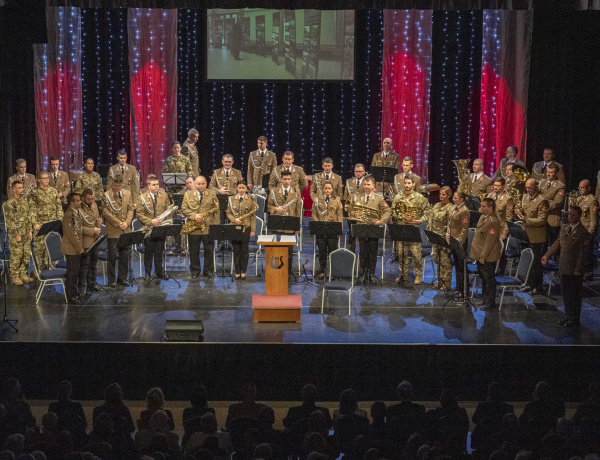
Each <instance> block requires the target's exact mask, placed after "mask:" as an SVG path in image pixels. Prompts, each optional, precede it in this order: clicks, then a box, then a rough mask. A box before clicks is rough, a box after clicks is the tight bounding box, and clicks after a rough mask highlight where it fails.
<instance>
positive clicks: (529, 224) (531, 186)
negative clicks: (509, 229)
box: [515, 178, 549, 295]
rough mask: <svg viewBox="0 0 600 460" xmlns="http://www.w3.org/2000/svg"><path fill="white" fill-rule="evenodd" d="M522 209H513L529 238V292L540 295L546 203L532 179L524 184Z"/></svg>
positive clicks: (546, 220)
mask: <svg viewBox="0 0 600 460" xmlns="http://www.w3.org/2000/svg"><path fill="white" fill-rule="evenodd" d="M525 191H526V192H527V193H526V194H525V196H523V202H522V205H521V208H522V209H519V207H515V215H516V216H517V218H518V219H520V220H521V222H522V223H523V228H524V229H525V232H527V237H528V238H529V247H530V248H531V250H532V251H533V264H532V266H531V271H530V273H529V290H530V291H531V294H532V295H535V294H542V292H543V288H544V278H543V275H544V274H543V272H542V255H543V253H544V246H545V244H546V225H547V223H548V207H549V206H548V201H547V200H545V199H544V197H543V196H542V195H541V193H540V191H539V189H538V186H537V182H536V180H535V179H534V178H530V179H527V182H525Z"/></svg>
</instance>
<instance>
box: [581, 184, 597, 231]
mask: <svg viewBox="0 0 600 460" xmlns="http://www.w3.org/2000/svg"><path fill="white" fill-rule="evenodd" d="M577 206H579V207H580V208H581V211H582V213H581V224H582V225H583V226H584V227H585V229H586V230H587V231H588V233H589V234H590V235H592V236H593V235H594V232H595V231H596V225H597V224H598V200H596V198H595V197H594V195H592V194H591V193H589V194H588V195H582V196H579V197H577Z"/></svg>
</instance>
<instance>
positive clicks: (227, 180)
mask: <svg viewBox="0 0 600 460" xmlns="http://www.w3.org/2000/svg"><path fill="white" fill-rule="evenodd" d="M243 179H244V178H243V177H242V171H240V170H239V169H234V168H231V169H230V170H229V171H227V170H226V169H225V168H219V169H216V170H215V172H214V173H213V175H212V177H211V178H210V183H209V184H208V188H209V189H210V190H212V191H214V192H215V193H216V194H217V196H218V195H221V194H220V193H219V189H220V188H221V187H224V188H226V189H227V190H228V192H227V196H231V195H235V194H237V185H238V183H240V182H242V180H243ZM220 215H221V224H224V223H225V219H226V218H227V203H225V205H224V206H223V207H221V208H220Z"/></svg>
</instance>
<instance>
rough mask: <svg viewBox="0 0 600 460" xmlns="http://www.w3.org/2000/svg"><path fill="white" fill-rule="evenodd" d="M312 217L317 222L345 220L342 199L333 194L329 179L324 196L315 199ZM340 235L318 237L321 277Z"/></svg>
mask: <svg viewBox="0 0 600 460" xmlns="http://www.w3.org/2000/svg"><path fill="white" fill-rule="evenodd" d="M312 218H313V220H314V221H316V222H320V221H324V222H340V223H343V222H344V213H343V210H342V201H341V200H340V198H339V197H337V196H335V195H334V194H333V184H332V183H331V182H329V181H327V182H325V183H324V184H323V196H320V197H319V198H318V199H317V201H313V207H312ZM338 243H339V235H338V237H337V238H327V237H325V236H319V237H317V246H318V247H319V274H318V276H317V277H318V278H319V279H324V278H325V270H326V269H327V258H328V256H329V253H330V252H332V251H335V250H336V249H337V248H338V245H339V244H338Z"/></svg>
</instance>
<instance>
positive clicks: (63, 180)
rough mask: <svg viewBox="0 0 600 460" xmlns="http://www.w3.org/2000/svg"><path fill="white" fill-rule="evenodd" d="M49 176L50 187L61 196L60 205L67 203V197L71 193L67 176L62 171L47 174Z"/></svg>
mask: <svg viewBox="0 0 600 460" xmlns="http://www.w3.org/2000/svg"><path fill="white" fill-rule="evenodd" d="M48 175H49V176H50V187H52V188H55V189H56V191H57V192H58V193H59V194H61V193H62V196H61V197H60V201H61V203H66V202H67V196H68V195H69V193H70V192H71V180H70V179H69V175H68V174H67V173H66V172H64V171H56V172H55V173H54V172H49V173H48Z"/></svg>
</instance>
